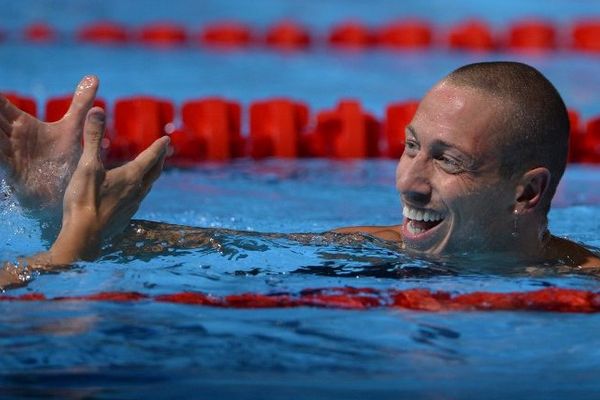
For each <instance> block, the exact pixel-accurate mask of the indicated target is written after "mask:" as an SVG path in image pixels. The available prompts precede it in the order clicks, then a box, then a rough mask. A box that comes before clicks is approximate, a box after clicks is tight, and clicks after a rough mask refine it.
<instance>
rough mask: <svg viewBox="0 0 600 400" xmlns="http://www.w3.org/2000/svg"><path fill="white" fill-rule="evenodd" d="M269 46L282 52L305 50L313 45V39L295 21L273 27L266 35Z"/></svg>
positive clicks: (284, 22) (305, 29) (306, 30)
mask: <svg viewBox="0 0 600 400" xmlns="http://www.w3.org/2000/svg"><path fill="white" fill-rule="evenodd" d="M265 41H266V43H267V45H269V46H272V47H276V48H279V49H282V50H294V49H304V48H307V47H308V46H310V45H311V43H312V37H311V35H310V32H309V31H308V29H307V28H305V27H303V26H302V25H300V24H296V23H294V22H293V21H283V22H280V23H278V24H275V25H273V26H272V27H270V28H269V30H268V31H267V33H266V37H265Z"/></svg>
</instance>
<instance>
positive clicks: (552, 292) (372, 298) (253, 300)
mask: <svg viewBox="0 0 600 400" xmlns="http://www.w3.org/2000/svg"><path fill="white" fill-rule="evenodd" d="M0 301H94V302H138V301H156V302H165V303H176V304H187V305H195V306H211V307H224V308H238V309H239V308H246V309H257V308H289V307H318V308H338V309H351V310H370V309H377V308H382V307H386V308H394V309H403V310H414V311H426V312H449V311H450V312H451V311H461V312H464V311H544V312H548V311H550V312H562V313H597V312H600V294H598V293H595V292H591V291H585V290H576V289H563V288H545V289H540V290H535V291H529V292H507V293H497V292H472V293H463V294H453V293H451V292H443V291H432V290H430V289H426V288H415V289H405V290H396V289H391V290H378V289H373V288H352V287H332V288H322V289H304V290H302V291H301V292H300V293H277V294H261V293H241V294H232V295H228V296H222V297H217V296H211V295H209V294H205V293H195V292H180V293H172V294H162V295H157V296H151V295H147V294H144V293H139V292H100V293H95V294H88V295H82V296H59V297H53V298H47V297H46V296H44V295H43V294H41V293H28V294H22V295H17V296H10V295H0Z"/></svg>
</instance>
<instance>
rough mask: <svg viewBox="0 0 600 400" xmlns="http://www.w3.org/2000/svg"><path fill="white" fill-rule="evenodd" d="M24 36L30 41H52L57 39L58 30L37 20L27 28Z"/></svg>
mask: <svg viewBox="0 0 600 400" xmlns="http://www.w3.org/2000/svg"><path fill="white" fill-rule="evenodd" d="M24 37H25V40H28V41H30V42H36V43H46V42H52V41H54V40H55V39H56V31H55V30H54V28H52V27H51V26H50V25H48V24H45V23H43V22H37V23H34V24H31V25H29V26H27V27H26V28H25V31H24Z"/></svg>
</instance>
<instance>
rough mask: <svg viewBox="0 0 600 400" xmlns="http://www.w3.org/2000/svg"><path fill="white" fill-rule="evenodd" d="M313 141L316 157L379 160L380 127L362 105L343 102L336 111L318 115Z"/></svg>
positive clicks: (354, 101) (323, 112)
mask: <svg viewBox="0 0 600 400" xmlns="http://www.w3.org/2000/svg"><path fill="white" fill-rule="evenodd" d="M310 139H311V150H312V153H313V154H314V155H317V156H320V157H332V158H366V157H377V156H379V139H380V124H379V122H378V121H377V120H376V119H375V118H374V117H373V116H372V115H371V114H368V113H365V112H364V111H363V110H362V108H361V105H360V103H359V102H358V101H356V100H342V101H340V102H339V104H338V106H337V108H335V109H334V110H327V111H322V112H320V113H318V114H317V125H316V128H315V131H314V132H313V133H312V135H311V138H310Z"/></svg>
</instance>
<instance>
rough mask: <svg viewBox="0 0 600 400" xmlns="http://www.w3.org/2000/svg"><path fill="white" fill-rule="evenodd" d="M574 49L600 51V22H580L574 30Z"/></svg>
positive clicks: (575, 25) (574, 26)
mask: <svg viewBox="0 0 600 400" xmlns="http://www.w3.org/2000/svg"><path fill="white" fill-rule="evenodd" d="M571 35H572V40H573V42H572V44H573V48H575V49H577V50H581V51H589V52H599V51H600V20H587V21H578V22H576V23H575V24H574V25H573V28H572V32H571Z"/></svg>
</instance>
